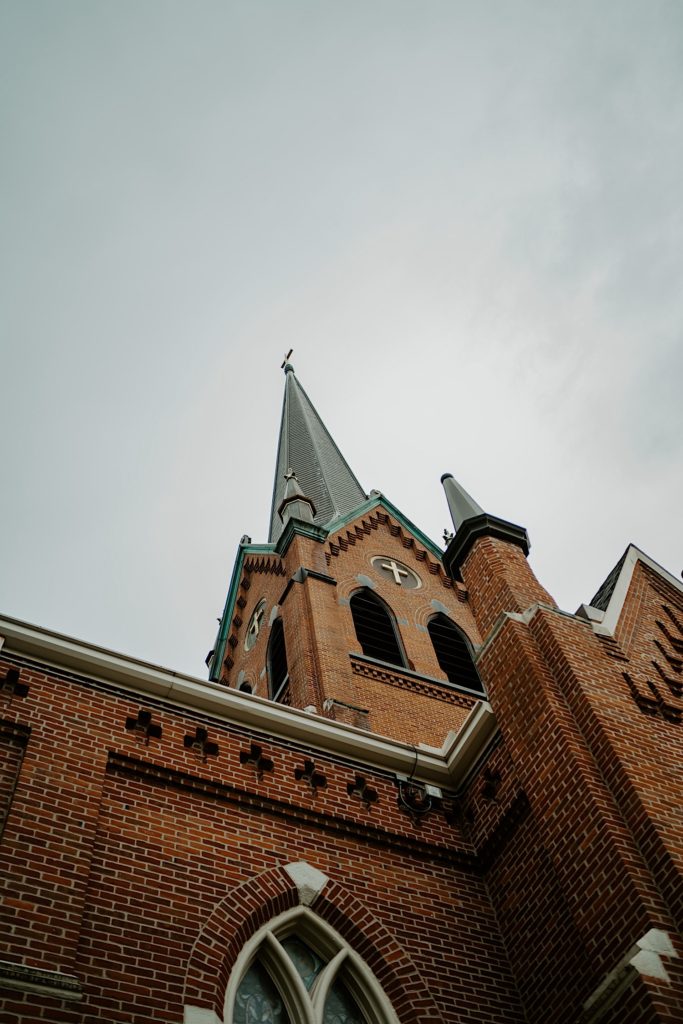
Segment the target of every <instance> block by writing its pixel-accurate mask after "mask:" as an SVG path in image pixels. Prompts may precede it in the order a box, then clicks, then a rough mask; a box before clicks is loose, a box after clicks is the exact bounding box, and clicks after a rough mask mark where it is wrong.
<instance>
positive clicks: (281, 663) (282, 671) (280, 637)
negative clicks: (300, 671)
mask: <svg viewBox="0 0 683 1024" xmlns="http://www.w3.org/2000/svg"><path fill="white" fill-rule="evenodd" d="M288 682H289V670H288V668H287V648H286V647H285V632H284V629H283V628H282V619H279V618H278V619H275V621H274V622H273V625H272V626H271V630H270V639H269V641H268V687H269V696H270V698H271V700H282V698H283V697H284V695H285V690H286V688H287V683H288Z"/></svg>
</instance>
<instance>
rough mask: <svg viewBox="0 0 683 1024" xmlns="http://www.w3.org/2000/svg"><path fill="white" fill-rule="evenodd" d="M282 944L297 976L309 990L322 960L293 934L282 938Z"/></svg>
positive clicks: (318, 972) (321, 966)
mask: <svg viewBox="0 0 683 1024" xmlns="http://www.w3.org/2000/svg"><path fill="white" fill-rule="evenodd" d="M282 945H283V946H284V948H285V950H286V951H287V956H288V957H289V959H290V960H291V961H292V963H293V964H294V966H295V967H296V970H297V973H298V975H299V977H300V978H301V980H302V981H303V983H304V985H305V986H306V988H307V989H308V991H309V992H310V991H311V989H312V988H313V982H314V981H315V979H316V978H317V977H318V975H319V974H320V972H321V970H322V968H323V962H322V960H321V959H320V957H319V956H317V955H316V954H315V953H314V952H313V950H312V949H310V947H309V946H307V945H306V944H305V943H304V942H302V941H301V939H297V938H296V936H295V935H290V936H289V938H287V939H284V940H283V942H282Z"/></svg>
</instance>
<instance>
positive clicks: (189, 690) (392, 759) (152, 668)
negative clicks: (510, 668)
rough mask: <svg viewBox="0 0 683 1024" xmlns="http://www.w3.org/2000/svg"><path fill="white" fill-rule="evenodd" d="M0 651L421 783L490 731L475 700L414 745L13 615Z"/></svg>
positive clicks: (445, 772)
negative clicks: (440, 735)
mask: <svg viewBox="0 0 683 1024" xmlns="http://www.w3.org/2000/svg"><path fill="white" fill-rule="evenodd" d="M0 635H3V636H4V637H5V640H6V647H5V651H6V652H7V653H13V654H19V655H23V656H25V657H30V658H33V659H35V660H36V661H40V662H42V663H44V664H45V665H46V666H53V667H55V668H57V669H62V670H67V671H72V672H77V673H79V674H80V675H84V676H88V677H90V678H93V679H99V680H102V681H104V682H108V683H113V684H115V685H117V686H121V687H123V688H125V689H126V690H128V691H129V692H130V693H131V694H142V695H147V694H149V695H152V696H154V697H157V698H159V699H161V700H167V701H169V702H171V703H173V704H176V705H179V706H181V707H186V708H190V709H192V710H193V711H202V712H205V713H206V714H210V715H212V716H214V717H216V718H220V719H223V720H224V721H226V722H231V723H234V724H237V725H240V726H243V727H248V728H251V729H254V730H257V731H259V732H262V733H265V734H267V735H270V736H272V737H273V741H277V740H278V739H280V738H281V739H284V740H294V741H296V742H299V743H302V744H305V745H306V746H308V747H310V748H312V749H315V750H319V751H321V753H327V754H330V755H331V756H335V755H337V756H342V757H345V758H350V759H353V760H356V761H359V762H361V763H362V764H365V765H368V766H370V767H376V768H380V769H382V770H385V771H392V772H397V773H400V774H404V775H410V774H414V776H415V778H417V779H419V780H420V781H422V782H430V783H433V784H434V785H437V786H441V787H443V788H446V789H448V788H452V787H453V786H454V784H455V783H456V782H457V780H458V779H460V778H463V777H464V776H465V774H466V772H467V771H468V770H469V768H470V767H471V764H472V763H473V761H472V759H473V758H475V757H477V756H478V755H479V753H481V749H482V747H481V744H485V743H486V742H488V740H489V739H490V738H491V736H492V735H493V734H494V733H495V731H496V723H495V718H494V716H493V712H492V710H491V707H490V705H489V704H486V703H481V704H478V705H475V707H474V708H473V709H472V711H471V712H470V714H469V716H468V717H467V719H466V721H465V723H464V724H463V727H462V728H461V729H460V731H459V732H458V733H457V734H456V733H449V735H448V736H447V737H446V741H445V743H444V746H443V747H442V748H441V750H436V749H433V748H428V749H424V748H423V749H420V748H418V749H417V751H416V748H415V747H414V746H412V745H410V744H408V743H401V742H398V741H396V740H392V739H389V738H388V737H385V736H379V735H377V734H376V733H369V732H366V731H365V730H364V729H357V728H356V727H355V726H352V725H346V724H345V723H343V722H335V721H333V720H332V719H329V718H324V717H322V716H320V715H314V714H311V713H310V712H309V711H300V710H298V709H297V708H290V707H286V706H285V705H283V704H274V703H273V702H272V701H270V700H266V699H265V698H263V697H257V696H256V694H253V693H243V692H242V691H240V690H235V689H231V688H227V687H225V686H222V685H221V684H219V683H212V682H209V681H204V680H201V679H196V678H193V677H192V676H188V675H184V674H183V673H180V672H173V671H170V670H169V669H165V668H161V667H159V666H157V665H152V664H150V663H149V662H145V661H139V660H137V659H135V658H129V657H126V656H125V655H122V654H117V653H116V652H114V651H109V650H106V649H105V648H103V647H97V646H95V645H94V644H88V643H84V642H82V641H80V640H74V639H72V638H71V637H66V636H62V635H61V634H59V633H53V632H51V631H50V630H46V629H41V628H40V627H38V626H32V625H29V624H28V623H25V622H20V621H18V620H16V619H10V618H0Z"/></svg>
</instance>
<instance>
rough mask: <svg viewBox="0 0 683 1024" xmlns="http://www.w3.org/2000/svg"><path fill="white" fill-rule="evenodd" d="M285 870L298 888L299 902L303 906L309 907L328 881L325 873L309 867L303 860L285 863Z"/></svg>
mask: <svg viewBox="0 0 683 1024" xmlns="http://www.w3.org/2000/svg"><path fill="white" fill-rule="evenodd" d="M285 871H286V872H287V874H288V875H289V877H290V878H291V879H292V881H293V882H294V884H295V886H296V887H297V889H298V892H299V903H302V904H303V906H305V907H310V906H311V904H312V903H314V902H315V900H316V898H317V897H318V896H319V895H320V893H321V892H322V891H323V889H324V888H325V886H326V885H327V883H328V882H329V878H328V877H327V875H325V874H323V872H322V871H318V869H317V868H314V867H311V865H310V864H307V863H306V861H305V860H300V861H297V863H296V864H287V865H286V867H285Z"/></svg>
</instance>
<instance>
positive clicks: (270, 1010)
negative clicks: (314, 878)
mask: <svg viewBox="0 0 683 1024" xmlns="http://www.w3.org/2000/svg"><path fill="white" fill-rule="evenodd" d="M255 947H256V948H255V949H254V948H252V950H251V956H250V960H249V961H247V962H250V963H251V966H250V967H249V969H248V970H247V971H246V973H244V974H242V973H239V974H237V973H236V975H235V976H234V986H235V987H234V988H233V987H232V986H233V979H232V978H231V979H230V982H229V985H228V996H227V998H226V1016H225V1019H226V1024H228V1022H229V1024H398V1021H397V1018H396V1016H395V1014H394V1013H393V1011H392V1009H391V1006H390V1004H389V1003H388V1001H387V999H386V997H385V996H384V994H383V992H382V991H381V989H380V988H379V986H378V984H377V982H376V981H375V980H374V979H373V978H372V975H371V974H370V970H369V968H368V967H367V965H365V964H364V963H363V961H362V960H361V959H360V957H359V956H357V955H356V954H355V953H354V951H353V950H352V949H351V947H350V946H349V945H348V944H347V943H346V942H344V940H343V939H342V938H341V936H340V935H338V934H337V933H336V932H335V931H334V929H333V928H331V927H330V926H329V925H327V924H325V923H324V922H318V920H317V919H316V917H315V915H314V914H313V913H312V912H310V911H308V910H303V909H297V910H294V911H292V912H291V913H290V912H287V913H286V914H283V915H282V916H281V917H280V919H279V920H278V921H277V923H276V924H275V926H273V925H264V927H263V928H262V929H261V930H260V933H259V934H258V935H257V936H255Z"/></svg>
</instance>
